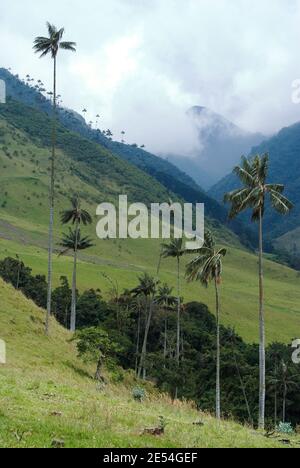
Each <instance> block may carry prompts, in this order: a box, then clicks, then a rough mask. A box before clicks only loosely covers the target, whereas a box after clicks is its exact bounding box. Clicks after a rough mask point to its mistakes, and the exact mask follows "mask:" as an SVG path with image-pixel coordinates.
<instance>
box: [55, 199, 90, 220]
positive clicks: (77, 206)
mask: <svg viewBox="0 0 300 468" xmlns="http://www.w3.org/2000/svg"><path fill="white" fill-rule="evenodd" d="M71 204H72V208H71V209H69V210H65V211H63V212H62V213H61V222H62V223H63V224H68V223H70V222H72V224H77V223H78V224H81V223H82V224H84V226H86V225H87V224H91V223H92V222H93V220H92V217H91V215H90V214H89V212H88V211H86V210H84V209H82V208H81V201H80V198H79V197H78V196H75V197H73V198H72V200H71Z"/></svg>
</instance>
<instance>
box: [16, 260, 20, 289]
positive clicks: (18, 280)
mask: <svg viewBox="0 0 300 468" xmlns="http://www.w3.org/2000/svg"><path fill="white" fill-rule="evenodd" d="M20 270H21V262H19V265H18V274H17V284H16V289H19V285H20V273H21V271H20Z"/></svg>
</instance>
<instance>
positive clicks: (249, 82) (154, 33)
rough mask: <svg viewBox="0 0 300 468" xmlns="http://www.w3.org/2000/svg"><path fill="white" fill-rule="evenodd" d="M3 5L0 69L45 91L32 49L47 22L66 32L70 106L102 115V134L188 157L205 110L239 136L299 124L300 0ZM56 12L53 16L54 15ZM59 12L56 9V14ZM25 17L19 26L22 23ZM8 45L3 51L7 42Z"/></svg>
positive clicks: (63, 89)
mask: <svg viewBox="0 0 300 468" xmlns="http://www.w3.org/2000/svg"><path fill="white" fill-rule="evenodd" d="M51 5H52V6H51V11H50V12H49V15H48V14H46V13H45V7H44V5H43V4H41V2H38V1H37V0H27V2H10V1H8V0H2V4H1V18H0V40H1V44H2V46H1V56H2V63H1V65H2V66H6V67H11V68H12V70H13V71H14V72H15V73H19V74H20V75H23V76H25V75H26V74H27V73H29V74H31V75H32V76H34V77H35V78H37V79H38V78H40V79H42V80H43V81H44V82H45V83H46V84H47V86H48V87H49V88H50V86H51V70H50V66H51V63H50V60H48V59H44V61H43V63H42V62H41V61H40V60H39V59H38V57H37V56H35V55H34V54H33V52H32V41H33V38H34V37H35V36H36V35H42V34H44V33H46V29H45V22H46V21H47V20H48V21H51V22H53V23H55V24H57V25H58V26H62V25H64V26H65V27H66V39H68V40H76V42H77V43H78V51H77V53H76V54H74V55H73V54H65V53H62V54H61V56H60V58H59V63H58V69H59V75H58V86H59V92H60V93H61V94H62V95H63V99H64V104H65V105H66V106H67V107H72V108H75V109H76V110H77V111H81V110H82V109H83V108H87V109H88V117H87V118H88V120H93V121H94V120H95V115H96V114H100V115H101V121H100V122H101V123H100V126H101V128H111V129H112V131H113V132H114V134H115V137H118V138H120V139H121V135H120V133H121V131H122V130H125V131H126V137H125V139H126V141H128V142H129V143H137V144H145V145H146V147H147V148H148V149H149V150H151V151H153V152H157V153H174V152H175V153H177V154H182V155H183V154H186V155H191V154H192V153H193V151H194V149H195V147H197V146H198V144H199V143H198V140H197V134H196V132H195V128H194V127H193V124H192V123H191V122H190V120H189V118H188V117H187V115H186V111H187V109H189V108H190V107H191V106H194V105H201V106H206V107H208V108H210V109H212V110H213V111H215V112H217V113H219V114H222V115H224V116H225V117H226V118H227V119H229V120H232V121H234V122H235V123H236V124H237V125H239V126H241V127H242V128H244V129H245V130H248V131H252V132H262V133H265V134H268V133H272V132H274V131H276V130H278V129H279V128H281V127H282V126H285V125H289V124H291V123H293V122H295V121H297V120H300V107H299V106H296V105H295V104H293V103H292V100H291V93H292V90H291V84H292V82H293V80H295V79H296V78H299V77H300V59H299V58H298V56H299V53H298V49H299V47H298V44H299V43H300V29H299V24H300V1H299V0H264V1H263V2H255V3H253V1H251V0H239V1H238V2H233V1H231V0H201V1H200V0H185V1H184V2H183V1H182V0H163V1H161V0H153V1H152V2H149V1H139V2H136V1H133V0H110V1H109V2H107V1H104V0H97V1H96V0H88V1H86V2H81V1H78V0H73V1H72V2H69V1H67V0H65V1H60V2H58V0H53V2H52V4H51ZM53 12H54V13H53ZM55 12H57V13H55ZM24 19H26V20H24ZM8 45H9V46H8Z"/></svg>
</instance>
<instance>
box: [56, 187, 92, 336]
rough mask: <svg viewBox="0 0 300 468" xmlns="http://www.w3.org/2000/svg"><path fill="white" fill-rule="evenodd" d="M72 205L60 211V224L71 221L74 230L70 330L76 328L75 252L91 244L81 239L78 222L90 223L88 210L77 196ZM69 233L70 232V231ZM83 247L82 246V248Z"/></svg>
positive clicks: (86, 239)
mask: <svg viewBox="0 0 300 468" xmlns="http://www.w3.org/2000/svg"><path fill="white" fill-rule="evenodd" d="M71 203H72V206H71V208H70V209H68V210H66V211H63V212H62V213H61V222H62V224H68V223H72V224H73V226H75V230H74V231H72V235H73V234H74V268H73V283H72V305H71V325H70V329H71V331H72V332H74V331H75V330H76V278H77V276H76V270H77V253H78V250H85V249H87V248H89V247H92V244H91V242H90V240H89V239H88V238H84V241H85V242H87V241H88V242H87V244H88V245H87V246H85V242H82V241H83V239H81V237H80V229H79V226H80V224H83V225H84V226H86V225H88V224H91V223H92V217H91V215H90V214H89V212H88V211H86V210H84V209H82V207H81V201H80V198H79V197H78V196H74V197H73V198H72V200H71ZM70 234H71V232H70ZM82 247H84V248H82Z"/></svg>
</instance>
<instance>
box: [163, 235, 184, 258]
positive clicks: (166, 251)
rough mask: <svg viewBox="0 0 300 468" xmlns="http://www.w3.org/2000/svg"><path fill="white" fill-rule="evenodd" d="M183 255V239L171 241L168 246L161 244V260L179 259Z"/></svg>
mask: <svg viewBox="0 0 300 468" xmlns="http://www.w3.org/2000/svg"><path fill="white" fill-rule="evenodd" d="M184 254H185V249H184V247H183V239H182V238H181V239H172V240H171V242H170V244H162V253H161V256H162V258H168V257H173V258H180V257H182V256H183V255H184Z"/></svg>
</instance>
